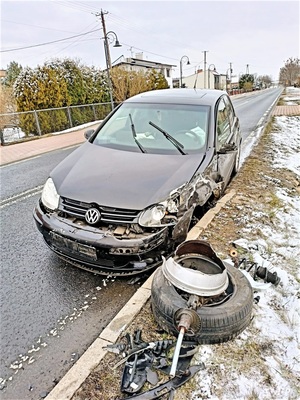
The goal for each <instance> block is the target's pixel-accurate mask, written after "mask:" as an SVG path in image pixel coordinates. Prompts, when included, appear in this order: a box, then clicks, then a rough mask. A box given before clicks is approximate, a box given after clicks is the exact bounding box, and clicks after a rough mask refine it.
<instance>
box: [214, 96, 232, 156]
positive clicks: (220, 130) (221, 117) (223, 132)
mask: <svg viewBox="0 0 300 400" xmlns="http://www.w3.org/2000/svg"><path fill="white" fill-rule="evenodd" d="M216 129H217V142H218V143H217V149H220V148H221V147H222V145H224V144H225V143H226V142H227V140H228V138H229V136H230V134H231V128H230V114H229V112H228V107H226V104H225V101H224V99H223V98H221V100H220V102H219V104H218V109H217V126H216Z"/></svg>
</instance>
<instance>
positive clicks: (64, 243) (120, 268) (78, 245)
mask: <svg viewBox="0 0 300 400" xmlns="http://www.w3.org/2000/svg"><path fill="white" fill-rule="evenodd" d="M33 217H34V220H35V223H36V226H37V228H38V230H39V231H40V232H41V233H42V235H43V237H44V240H45V242H46V244H47V245H48V246H49V247H50V249H51V250H53V251H54V252H55V253H57V254H58V255H59V256H60V257H62V258H63V259H65V260H66V261H68V262H70V263H71V264H73V265H75V266H77V267H80V268H83V269H87V270H90V271H92V272H94V273H97V272H98V273H103V274H109V273H111V274H112V275H134V274H137V273H141V272H142V271H147V270H149V269H153V268H155V267H156V266H158V265H159V264H161V262H162V258H161V256H162V255H164V256H168V255H169V253H170V252H171V251H172V250H173V248H172V244H171V241H170V239H169V237H168V235H169V231H168V228H167V227H164V228H162V229H160V230H158V231H156V232H154V233H145V235H144V237H142V238H136V239H122V240H121V239H118V238H117V237H115V236H114V235H113V234H112V233H110V232H105V231H101V229H99V228H96V227H92V226H83V227H80V226H79V225H76V224H73V223H71V222H70V221H69V220H68V219H66V218H62V217H59V216H58V215H57V214H56V213H51V214H50V213H49V214H48V213H45V212H44V211H43V210H42V208H41V206H40V203H38V204H37V205H36V207H35V208H34V210H33Z"/></svg>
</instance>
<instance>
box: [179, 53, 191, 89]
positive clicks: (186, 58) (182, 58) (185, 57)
mask: <svg viewBox="0 0 300 400" xmlns="http://www.w3.org/2000/svg"><path fill="white" fill-rule="evenodd" d="M184 60H187V63H186V64H187V65H190V60H189V58H188V56H182V57H181V59H180V87H181V88H182V63H183V61H184Z"/></svg>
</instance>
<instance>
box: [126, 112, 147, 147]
mask: <svg viewBox="0 0 300 400" xmlns="http://www.w3.org/2000/svg"><path fill="white" fill-rule="evenodd" d="M129 118H130V122H131V131H132V135H133V139H134V141H135V143H136V144H137V145H138V146H139V148H140V150H141V152H142V153H147V151H146V150H145V149H144V147H143V146H142V145H141V143H140V142H139V141H138V140H137V135H136V131H135V127H134V123H133V120H132V116H131V114H129Z"/></svg>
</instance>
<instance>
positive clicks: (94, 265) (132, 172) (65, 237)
mask: <svg viewBox="0 0 300 400" xmlns="http://www.w3.org/2000/svg"><path fill="white" fill-rule="evenodd" d="M85 136H86V138H87V141H86V142H85V143H84V144H83V145H81V146H80V147H79V148H78V149H76V150H75V151H74V152H72V153H71V154H70V155H69V156H68V157H67V158H66V159H65V160H63V161H62V162H61V163H60V164H59V165H58V166H57V167H56V168H55V169H54V170H53V171H52V172H51V174H50V177H49V178H48V180H47V182H46V184H45V186H44V189H43V192H42V196H41V198H40V199H39V201H38V204H37V205H36V207H35V209H34V219H35V222H36V225H37V227H38V229H39V230H40V232H41V233H42V235H43V237H44V239H45V241H46V243H47V245H48V246H49V247H50V248H51V249H52V250H53V251H54V252H55V253H57V254H58V255H59V256H60V257H62V258H63V259H65V260H66V261H68V262H69V263H71V264H73V265H76V266H78V267H80V268H83V269H86V270H90V271H93V272H95V273H97V272H98V273H100V274H112V275H131V274H137V273H141V272H143V271H147V270H150V269H152V268H155V267H156V266H158V265H159V264H161V260H162V258H161V256H162V255H163V256H165V257H166V256H168V255H170V254H172V252H173V251H174V249H175V248H176V246H177V245H178V244H179V243H181V242H182V241H184V240H185V238H186V235H187V232H188V230H189V228H190V226H191V224H192V223H193V222H195V221H197V217H199V216H200V215H201V212H202V211H203V209H204V207H205V205H206V204H207V203H208V201H209V200H211V199H212V198H213V197H216V196H220V194H221V193H222V192H223V191H224V189H225V187H226V186H227V184H228V182H229V181H230V179H231V177H232V175H233V174H234V173H236V172H237V170H238V165H239V154H240V146H241V135H240V129H239V121H238V118H237V117H236V114H235V111H234V108H233V106H232V103H231V101H230V98H229V97H228V95H227V93H226V92H223V91H218V90H194V89H166V90H157V91H151V92H146V93H142V94H139V95H136V96H134V97H132V98H130V99H128V100H126V101H124V102H123V103H122V104H120V105H119V106H118V107H116V108H115V109H114V110H113V111H112V112H111V113H110V114H109V115H108V117H107V118H106V119H105V120H104V121H103V122H102V123H101V125H100V126H99V127H98V129H97V130H96V131H89V132H86V134H85Z"/></svg>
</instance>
